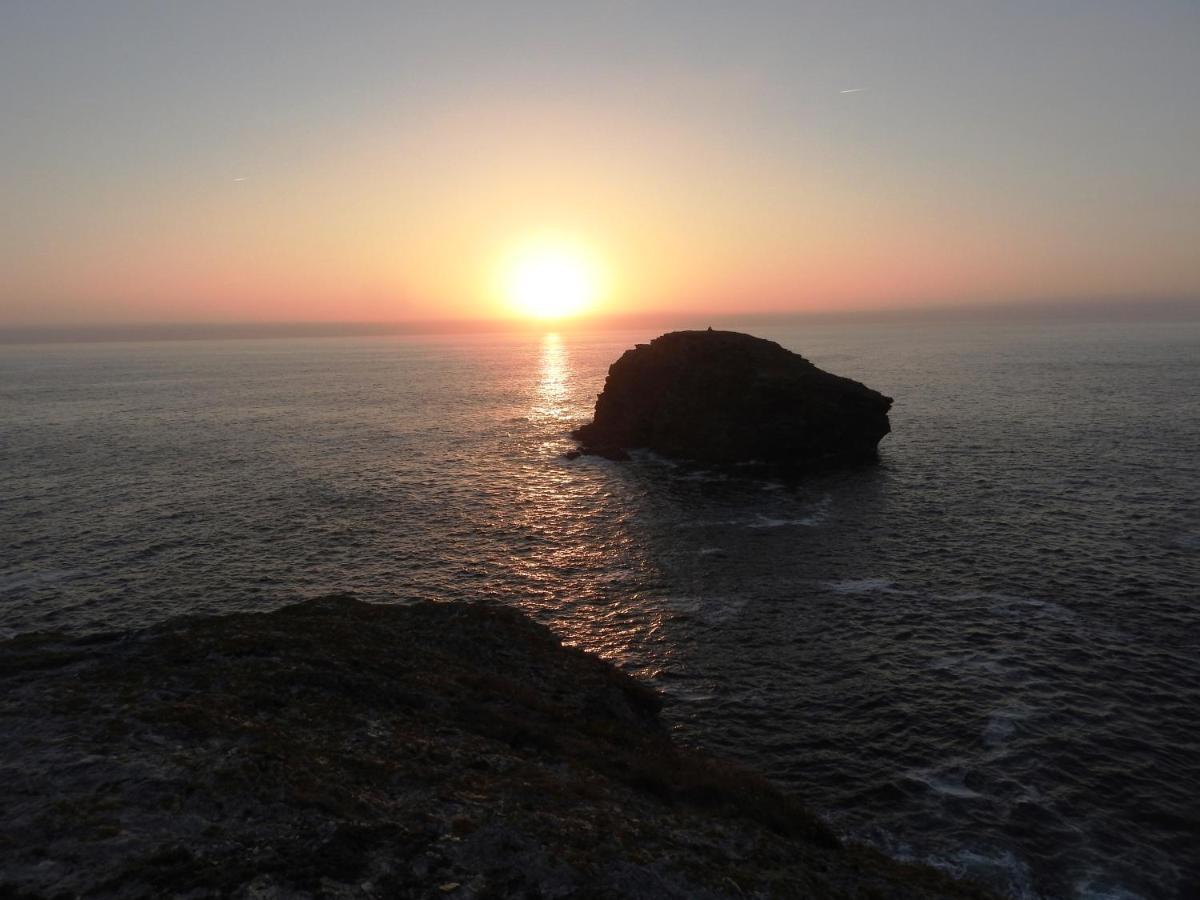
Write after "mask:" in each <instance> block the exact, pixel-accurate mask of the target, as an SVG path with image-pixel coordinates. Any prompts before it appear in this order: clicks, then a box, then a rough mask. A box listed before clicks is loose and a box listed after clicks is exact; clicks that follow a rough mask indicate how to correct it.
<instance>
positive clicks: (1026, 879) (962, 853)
mask: <svg viewBox="0 0 1200 900" xmlns="http://www.w3.org/2000/svg"><path fill="white" fill-rule="evenodd" d="M927 862H928V863H929V864H930V865H932V866H934V867H936V868H938V869H941V870H943V871H945V872H949V873H950V874H951V875H954V876H955V877H957V878H972V877H974V878H976V879H978V880H981V881H987V882H989V883H992V884H996V883H1003V884H1004V886H1005V891H1004V892H1005V893H1006V894H1007V895H1009V896H1010V897H1015V898H1018V900H1041V897H1042V895H1041V894H1039V893H1038V892H1037V891H1036V890H1034V887H1033V876H1032V875H1031V873H1030V871H1029V866H1028V865H1026V863H1025V862H1024V861H1022V860H1021V859H1020V858H1019V857H1018V856H1017V855H1016V854H1015V853H1013V852H1012V851H1011V850H1000V849H998V848H997V849H988V850H972V849H967V848H964V849H962V850H958V851H956V852H955V853H953V854H951V855H950V856H945V857H942V856H939V857H933V858H931V859H929V860H927Z"/></svg>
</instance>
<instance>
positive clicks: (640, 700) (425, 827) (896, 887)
mask: <svg viewBox="0 0 1200 900" xmlns="http://www.w3.org/2000/svg"><path fill="white" fill-rule="evenodd" d="M657 709H658V696H657V695H656V694H655V693H654V692H653V691H651V690H649V689H648V688H646V687H645V686H643V685H642V684H641V683H639V682H637V681H635V680H634V679H632V678H629V677H627V676H625V675H623V674H621V673H620V672H618V671H617V670H616V669H614V668H612V667H611V666H609V665H608V664H606V663H604V662H602V661H600V660H598V659H595V658H593V657H590V656H587V655H585V654H583V653H581V652H578V651H574V650H570V649H565V648H563V647H562V646H561V645H560V644H559V642H558V640H557V639H556V638H555V637H554V636H553V635H552V634H551V633H550V632H549V631H548V630H546V629H545V628H543V627H541V626H539V625H536V624H534V623H532V622H531V621H529V620H528V619H526V618H525V617H523V616H522V615H520V614H519V613H516V612H514V611H511V610H508V609H504V608H496V607H489V606H482V605H449V604H429V603H422V604H417V605H408V606H372V605H369V604H365V603H361V602H359V601H356V600H354V599H352V598H349V597H344V596H338V597H328V598H324V599H320V600H314V601H310V602H306V603H302V604H299V605H296V606H290V607H286V608H284V609H280V610H278V611H276V612H272V613H266V614H236V615H229V616H223V617H217V618H194V619H182V620H177V621H173V622H168V623H166V624H164V625H161V626H157V627H154V628H150V629H148V630H145V631H141V632H136V633H131V634H112V635H102V636H98V637H90V638H83V639H67V638H64V637H62V636H57V635H34V636H27V637H21V638H17V639H14V640H11V641H8V642H6V643H4V644H0V765H2V767H3V771H2V772H0V809H2V810H3V812H4V814H3V816H0V861H2V864H0V897H7V898H14V897H32V896H47V897H74V896H80V895H86V896H98V897H161V896H185V897H208V896H229V897H256V898H283V897H288V898H294V897H307V896H323V897H456V898H457V897H464V898H465V897H613V898H617V897H621V898H627V897H645V898H650V897H679V898H684V897H686V898H703V897H747V896H750V897H912V898H916V897H979V896H983V895H982V894H981V893H980V892H978V891H977V890H975V889H974V888H971V887H968V886H964V885H961V884H959V883H956V882H953V881H951V880H949V879H947V878H946V877H944V876H942V875H940V874H938V873H936V872H934V871H932V870H929V869H924V868H920V867H914V866H905V865H901V864H898V863H895V862H892V861H889V860H887V859H885V858H884V857H882V856H880V855H879V854H877V853H874V852H872V851H869V850H865V849H861V848H855V847H843V846H840V845H839V844H838V842H837V841H836V840H834V839H833V837H832V836H831V835H830V834H829V833H828V832H827V831H826V829H825V828H824V827H822V825H821V824H820V823H818V822H817V821H815V820H814V819H813V818H812V817H811V816H810V815H809V814H808V813H806V812H805V811H804V810H803V809H801V808H800V807H799V806H798V805H797V804H796V803H795V802H794V801H793V800H792V799H790V798H789V797H787V796H785V795H784V794H782V793H780V792H778V791H777V790H776V789H774V788H773V787H771V786H770V785H769V784H767V783H766V782H764V781H762V780H761V779H758V778H756V777H754V776H753V775H749V774H745V773H741V772H738V771H735V770H733V769H731V768H729V767H726V766H722V765H719V764H717V763H715V762H713V761H712V760H710V759H707V758H705V757H703V756H700V755H698V754H695V753H692V752H688V751H685V750H683V749H680V748H678V747H676V746H675V745H674V744H672V742H671V740H670V739H669V737H668V736H667V734H666V733H665V732H664V729H663V728H662V726H661V725H660V724H659V721H658V719H657V715H656V712H657Z"/></svg>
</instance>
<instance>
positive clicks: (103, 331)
mask: <svg viewBox="0 0 1200 900" xmlns="http://www.w3.org/2000/svg"><path fill="white" fill-rule="evenodd" d="M1172 321H1186V322H1191V321H1200V298H1175V299H1143V300H1135V299H1116V300H1097V301H1091V302H1083V301H1078V300H1054V301H1040V302H1028V303H994V304H983V305H971V306H952V307H914V308H898V309H864V310H853V311H838V312H831V311H819V312H806V311H797V312H793V313H758V314H753V313H751V314H737V313H724V314H720V315H717V314H708V313H703V312H697V313H690V314H689V313H680V312H671V311H664V312H651V313H646V314H644V315H623V316H595V317H591V316H583V317H580V318H578V319H567V320H563V321H520V320H513V319H459V320H453V319H445V320H425V321H395V322H353V321H350V322H125V323H108V324H44V325H10V326H3V325H0V344H37V343H59V342H64V341H68V342H69V341H164V340H165V341H173V340H178V341H189V340H236V339H255V338H303V337H369V336H372V335H380V336H382V335H401V334H488V333H500V332H528V331H536V332H545V331H594V330H597V329H599V330H610V329H616V330H621V329H628V328H643V327H647V328H654V327H660V328H662V329H664V330H669V329H674V328H702V327H707V326H709V325H719V326H728V325H731V324H739V323H741V324H745V323H749V324H751V325H753V324H760V325H764V326H771V325H781V324H795V325H802V324H804V323H806V322H807V323H813V324H846V325H852V324H855V323H862V324H887V323H897V324H906V323H913V324H915V323H930V324H934V323H939V322H942V323H973V322H974V323H989V322H992V323H1006V322H1008V323H1028V322H1046V323H1052V322H1079V323H1086V322H1095V323H1100V322H1131V323H1132V322H1172Z"/></svg>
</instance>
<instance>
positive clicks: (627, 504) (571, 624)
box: [509, 332, 670, 677]
mask: <svg viewBox="0 0 1200 900" xmlns="http://www.w3.org/2000/svg"><path fill="white" fill-rule="evenodd" d="M537 352H538V366H537V369H536V370H535V371H536V380H534V381H533V382H532V383H531V384H530V385H529V388H528V390H529V394H528V396H529V401H528V402H529V406H528V407H527V409H528V416H529V419H530V420H531V421H532V422H533V423H535V424H536V425H537V426H538V427H537V429H536V431H537V433H539V434H540V435H541V437H540V439H539V440H538V441H537V443H536V444H535V445H533V446H530V447H529V448H528V450H529V452H528V454H527V456H526V462H525V463H524V464H523V465H522V466H521V470H520V474H519V476H518V477H519V479H520V481H519V484H518V485H517V487H516V494H517V496H518V498H519V500H518V502H517V503H516V504H515V507H514V513H515V515H516V516H517V517H518V521H517V522H516V523H515V524H517V525H518V527H519V528H520V529H521V530H522V531H524V532H526V533H529V534H531V535H533V536H535V537H536V540H535V541H534V542H533V543H532V544H531V545H530V546H529V547H528V548H526V549H525V550H524V551H523V552H516V553H514V554H512V555H511V556H510V559H509V564H510V566H511V567H512V572H513V574H514V575H515V576H516V577H517V581H518V582H519V583H521V584H522V585H523V587H524V596H523V597H522V598H521V599H520V600H519V603H520V605H521V606H523V607H524V608H525V609H526V610H527V611H528V612H530V613H531V614H533V615H534V616H535V617H536V618H538V619H539V620H541V621H543V622H545V623H546V624H548V625H550V626H551V628H553V630H554V631H555V633H556V634H558V636H559V637H560V638H561V639H562V640H563V642H564V643H565V644H568V645H570V646H576V647H580V648H582V649H585V650H589V651H591V652H594V653H597V654H599V655H601V656H604V657H605V658H607V659H610V660H612V661H613V662H616V663H617V664H619V665H622V666H633V667H634V668H642V666H641V665H639V663H642V662H643V661H644V660H646V659H649V658H656V659H659V660H660V661H661V659H662V656H663V654H664V652H665V653H666V655H668V656H669V655H670V653H669V651H666V650H665V648H662V647H660V648H658V651H657V652H655V653H647V652H646V648H645V647H644V646H641V648H640V649H638V648H639V645H645V644H646V643H647V642H649V643H653V644H656V645H657V644H659V643H660V642H661V641H663V640H664V639H665V635H664V634H662V633H661V627H662V624H663V622H662V621H661V614H662V610H661V609H660V604H661V602H662V598H655V597H650V596H647V595H646V594H645V592H644V588H645V585H646V584H647V583H650V584H653V583H655V582H657V581H658V580H659V578H658V577H656V574H655V570H656V568H657V567H656V566H655V565H654V564H653V563H652V562H651V560H650V558H649V557H648V555H647V554H646V553H645V552H644V550H642V549H640V547H639V542H638V540H637V539H636V530H637V528H636V519H637V516H638V513H637V510H638V508H639V504H638V502H637V496H636V495H637V494H638V493H639V492H640V490H641V488H639V486H638V483H637V482H636V481H634V480H627V479H623V478H617V479H614V478H612V477H611V475H612V472H611V469H610V468H608V467H606V466H605V465H604V464H603V463H601V462H600V461H593V460H588V459H586V458H585V459H583V460H576V461H574V462H570V461H567V460H565V459H564V458H563V454H564V452H565V451H567V450H569V449H571V448H572V447H573V446H574V445H573V442H571V441H570V440H569V438H568V432H569V430H570V429H571V428H573V427H575V426H576V425H578V424H580V423H581V422H582V421H584V420H586V419H587V417H588V416H589V414H590V413H591V406H590V403H591V401H592V400H593V399H594V396H595V395H594V394H592V393H590V392H589V393H586V394H579V393H578V392H577V391H574V390H573V388H574V386H575V385H576V383H577V382H578V379H577V378H575V377H574V375H575V373H574V371H573V369H572V359H571V354H570V351H569V349H568V346H567V343H566V342H565V341H564V340H563V338H562V336H561V335H559V334H558V333H555V332H548V333H547V334H545V335H544V336H543V337H542V338H541V340H540V343H539V345H538V350H537ZM614 511H615V514H614ZM635 585H637V586H638V587H635ZM639 587H640V588H642V590H639V589H638V588H639ZM643 674H647V675H650V676H652V677H653V675H655V674H656V670H655V669H654V668H651V669H649V670H644V671H643Z"/></svg>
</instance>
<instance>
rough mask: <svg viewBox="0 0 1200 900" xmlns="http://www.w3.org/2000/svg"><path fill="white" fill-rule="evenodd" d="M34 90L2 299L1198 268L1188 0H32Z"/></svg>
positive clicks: (341, 306) (377, 295)
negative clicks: (531, 250) (545, 274)
mask: <svg viewBox="0 0 1200 900" xmlns="http://www.w3.org/2000/svg"><path fill="white" fill-rule="evenodd" d="M0 120H2V121H3V123H4V127H3V128H2V129H0V199H2V201H3V209H4V216H3V218H2V219H0V325H22V324H30V325H32V324H47V323H48V324H62V323H126V322H234V321H254V322H272V321H375V322H379V321H407V320H427V319H479V318H495V317H503V316H508V315H514V314H516V310H515V309H514V303H515V300H514V296H513V291H514V288H513V284H516V283H524V282H521V278H522V277H524V275H523V274H522V272H517V274H515V275H514V273H513V271H512V269H513V266H514V265H518V264H515V263H513V260H514V259H517V258H518V257H520V254H521V253H522V252H525V251H524V250H523V249H522V248H528V247H531V246H553V247H560V248H561V247H567V248H571V249H570V250H569V254H574V256H572V257H571V258H572V259H584V260H585V261H586V269H587V274H586V279H587V281H588V289H587V291H586V293H587V294H588V296H587V297H586V300H587V304H588V305H589V306H590V307H591V309H592V311H594V312H605V313H631V312H651V311H671V310H682V309H687V310H692V311H695V310H703V311H710V310H711V311H714V312H757V311H792V310H795V311H813V310H852V309H872V308H880V307H888V308H891V307H907V306H931V305H932V306H946V305H967V304H990V303H995V302H998V301H1009V300H1012V301H1018V302H1027V301H1036V300H1042V299H1055V300H1080V301H1089V300H1093V299H1113V298H1118V299H1120V298H1127V299H1131V300H1134V301H1137V300H1140V299H1150V298H1193V297H1197V296H1200V5H1198V4H1195V3H1191V2H1186V0H1179V2H1145V3H1135V2H1119V3H1115V2H1114V3H1110V2H1100V0H1087V2H1075V3H1068V2H1054V3H1050V2H1046V0H1037V2H1028V3H1026V2H1005V3H990V4H983V3H942V4H924V3H902V2H892V0H886V2H878V3H851V2H830V3H800V2H786V3H762V2H756V3H709V2H699V0H692V2H679V3H666V2H640V3H639V2H630V3H616V2H610V3H601V2H596V3H577V4H574V3H563V2H561V0H560V2H546V3H516V2H514V3H484V2H479V3H453V2H434V3H428V4H424V3H411V2H408V3H401V2H392V3H379V4H366V3H321V4H317V3H313V4H301V3H287V4H284V3H216V2H204V3H190V4H176V3H160V2H146V3H124V2H116V0H109V2H103V3H93V2H80V3H64V2H28V3H26V2H7V3H5V4H4V5H3V7H2V8H0ZM555 252H557V251H555ZM555 258H556V259H559V260H560V261H561V257H555ZM552 262H553V260H552ZM518 268H519V265H518ZM560 268H561V266H560ZM551 269H552V271H551V275H554V276H555V277H556V278H558V279H559V280H558V281H555V280H554V278H551V279H550V282H548V283H549V284H552V285H554V284H559V283H570V282H571V279H572V278H574V277H575V275H574V274H573V270H572V271H567V272H565V274H564V272H562V271H559V270H554V269H553V266H551ZM555 273H557V274H555ZM536 274H537V273H536V272H535V276H536ZM560 276H561V277H560ZM580 277H583V276H580ZM528 280H529V279H526V281H528ZM534 280H535V281H536V277H535V278H534ZM543 287H544V285H543ZM538 289H540V288H538ZM536 292H537V291H536V290H535V291H534V293H535V294H536ZM530 302H531V303H536V302H539V301H537V299H536V297H535V298H534V300H532V301H530Z"/></svg>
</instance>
